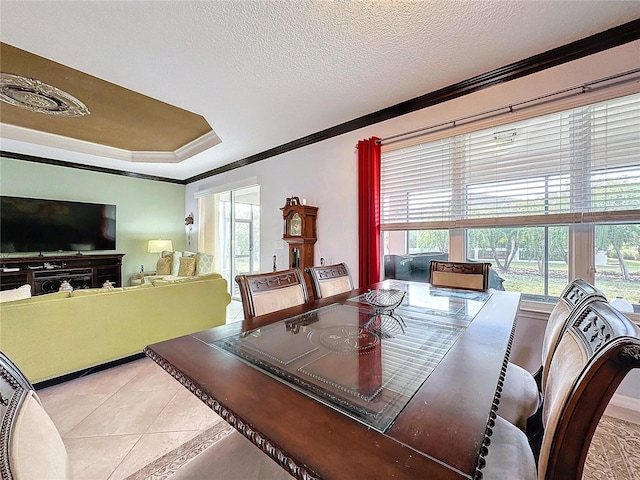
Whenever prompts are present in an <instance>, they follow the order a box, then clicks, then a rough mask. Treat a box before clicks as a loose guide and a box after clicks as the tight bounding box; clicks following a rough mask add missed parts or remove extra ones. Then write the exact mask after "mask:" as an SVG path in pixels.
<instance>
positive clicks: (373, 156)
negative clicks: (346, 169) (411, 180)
mask: <svg viewBox="0 0 640 480" xmlns="http://www.w3.org/2000/svg"><path fill="white" fill-rule="evenodd" d="M379 141H380V139H379V138H377V137H371V138H370V139H368V140H360V141H359V142H358V243H359V260H360V270H359V273H360V276H359V280H360V284H359V285H360V286H361V287H364V286H366V285H370V284H372V283H375V282H379V281H380V144H379V143H377V142H379Z"/></svg>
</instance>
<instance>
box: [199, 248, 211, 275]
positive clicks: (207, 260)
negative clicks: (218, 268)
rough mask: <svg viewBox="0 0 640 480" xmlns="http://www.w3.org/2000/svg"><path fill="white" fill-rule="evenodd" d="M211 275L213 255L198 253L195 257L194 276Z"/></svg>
mask: <svg viewBox="0 0 640 480" xmlns="http://www.w3.org/2000/svg"><path fill="white" fill-rule="evenodd" d="M210 273H213V255H210V254H208V253H204V252H198V254H197V255H196V275H208V274H210Z"/></svg>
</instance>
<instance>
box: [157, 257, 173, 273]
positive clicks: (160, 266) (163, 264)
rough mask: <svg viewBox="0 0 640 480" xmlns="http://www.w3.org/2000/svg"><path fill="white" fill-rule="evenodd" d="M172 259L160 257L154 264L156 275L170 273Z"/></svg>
mask: <svg viewBox="0 0 640 480" xmlns="http://www.w3.org/2000/svg"><path fill="white" fill-rule="evenodd" d="M172 261H173V259H172V258H171V257H160V258H159V259H158V263H157V264H156V275H170V274H171V262H172Z"/></svg>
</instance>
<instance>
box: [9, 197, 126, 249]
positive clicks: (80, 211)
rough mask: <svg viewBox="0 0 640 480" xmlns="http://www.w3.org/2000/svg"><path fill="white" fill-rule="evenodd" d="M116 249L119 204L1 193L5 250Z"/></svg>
mask: <svg viewBox="0 0 640 480" xmlns="http://www.w3.org/2000/svg"><path fill="white" fill-rule="evenodd" d="M115 248H116V206H115V205H106V204H98V203H84V202H68V201H63V200H45V199H40V198H22V197H9V196H5V195H2V196H0V252H2V253H13V252H39V253H43V252H73V251H75V252H83V251H94V250H115Z"/></svg>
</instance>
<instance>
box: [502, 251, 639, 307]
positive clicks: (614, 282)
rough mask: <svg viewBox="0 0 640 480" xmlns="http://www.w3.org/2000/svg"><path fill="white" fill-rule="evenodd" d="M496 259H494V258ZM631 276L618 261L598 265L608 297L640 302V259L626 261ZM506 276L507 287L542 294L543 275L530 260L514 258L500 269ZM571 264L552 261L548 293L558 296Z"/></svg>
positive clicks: (600, 283)
mask: <svg viewBox="0 0 640 480" xmlns="http://www.w3.org/2000/svg"><path fill="white" fill-rule="evenodd" d="M492 263H495V262H492ZM626 263H627V267H628V269H629V273H630V275H631V280H629V281H624V280H623V279H622V275H621V274H620V267H619V266H618V263H617V262H616V263H611V260H610V263H609V264H608V265H606V266H605V265H598V266H597V267H596V268H597V273H596V285H597V287H598V288H599V289H600V290H602V291H603V292H604V293H605V294H606V295H607V297H608V298H609V299H613V298H615V297H617V296H620V297H623V298H625V299H626V300H628V301H630V302H631V303H640V262H638V261H633V260H629V261H627V262H626ZM496 271H497V272H498V274H499V275H500V276H501V277H502V278H503V279H504V280H505V282H504V287H505V290H512V291H519V292H523V293H531V294H536V295H542V294H543V293H544V279H543V278H542V277H541V276H540V275H539V274H538V272H537V268H536V266H535V264H533V263H531V262H514V263H512V264H511V265H510V267H509V271H508V272H506V273H505V272H501V271H498V270H497V269H496ZM567 272H568V267H567V265H566V264H563V263H553V264H551V265H550V268H549V292H548V293H549V296H552V297H557V296H559V295H560V293H562V290H563V289H564V287H565V286H566V285H567V283H568V281H569V280H568V275H567Z"/></svg>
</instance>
